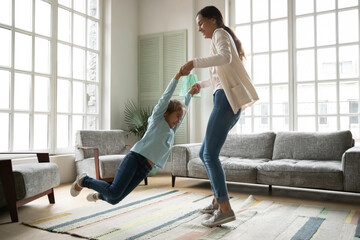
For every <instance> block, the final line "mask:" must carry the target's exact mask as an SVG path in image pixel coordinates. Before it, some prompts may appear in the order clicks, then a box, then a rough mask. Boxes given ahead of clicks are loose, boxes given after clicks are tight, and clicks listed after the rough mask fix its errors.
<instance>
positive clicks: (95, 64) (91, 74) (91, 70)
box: [86, 52, 99, 82]
mask: <svg viewBox="0 0 360 240" xmlns="http://www.w3.org/2000/svg"><path fill="white" fill-rule="evenodd" d="M87 60H88V65H87V71H86V72H87V74H88V77H87V78H88V80H89V81H93V82H98V81H99V58H98V54H96V53H93V52H88V56H87Z"/></svg>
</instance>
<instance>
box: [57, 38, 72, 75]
mask: <svg viewBox="0 0 360 240" xmlns="http://www.w3.org/2000/svg"><path fill="white" fill-rule="evenodd" d="M57 62H58V76H64V77H71V48H70V46H68V45H64V44H61V43H59V44H58V61H57Z"/></svg>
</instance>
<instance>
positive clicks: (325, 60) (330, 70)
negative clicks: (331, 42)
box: [317, 48, 336, 80]
mask: <svg viewBox="0 0 360 240" xmlns="http://www.w3.org/2000/svg"><path fill="white" fill-rule="evenodd" d="M317 55H318V59H317V60H318V64H317V67H318V69H317V70H318V79H319V80H325V79H335V78H336V49H335V48H323V49H319V50H318V51H317Z"/></svg>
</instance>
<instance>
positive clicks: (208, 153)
mask: <svg viewBox="0 0 360 240" xmlns="http://www.w3.org/2000/svg"><path fill="white" fill-rule="evenodd" d="M240 112H241V110H239V111H238V112H237V113H236V114H234V112H233V111H232V109H231V106H230V104H229V102H228V100H227V98H226V95H225V92H224V90H223V89H219V90H217V91H216V92H215V93H214V108H213V110H212V112H211V115H210V118H209V121H208V125H207V128H206V135H205V139H204V141H203V144H202V146H201V148H200V153H199V156H200V158H201V160H202V161H203V163H204V165H205V168H206V172H207V175H208V177H209V180H210V184H211V189H212V191H213V193H214V196H215V198H216V200H217V202H218V203H222V202H226V201H229V194H228V190H227V186H226V181H225V180H226V176H225V172H224V169H223V167H222V166H221V163H220V159H219V154H220V150H221V148H222V146H223V145H224V143H225V140H226V137H227V135H228V133H229V131H230V130H231V128H232V127H233V126H234V125H235V123H236V122H237V121H238V120H239V117H240Z"/></svg>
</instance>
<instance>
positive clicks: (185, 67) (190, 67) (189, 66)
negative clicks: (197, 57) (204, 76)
mask: <svg viewBox="0 0 360 240" xmlns="http://www.w3.org/2000/svg"><path fill="white" fill-rule="evenodd" d="M193 68H194V61H193V60H191V61H188V62H187V63H185V64H184V65H183V66H182V67H181V70H183V71H184V72H190V71H191V70H193Z"/></svg>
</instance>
